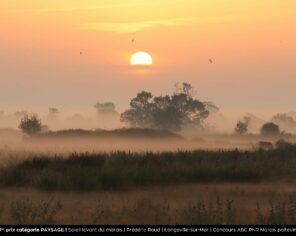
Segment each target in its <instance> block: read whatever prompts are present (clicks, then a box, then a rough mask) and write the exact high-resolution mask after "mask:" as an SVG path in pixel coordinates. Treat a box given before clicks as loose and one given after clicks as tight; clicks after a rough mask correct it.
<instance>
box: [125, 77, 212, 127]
mask: <svg viewBox="0 0 296 236" xmlns="http://www.w3.org/2000/svg"><path fill="white" fill-rule="evenodd" d="M208 116H209V111H208V110H207V109H206V105H205V104H204V103H202V102H200V101H199V100H196V99H194V98H193V97H192V86H191V85H190V84H187V83H183V87H182V89H179V90H178V91H176V92H175V94H174V95H173V96H168V95H167V96H159V97H153V96H152V94H151V93H149V92H145V91H143V92H141V93H138V94H137V96H136V97H135V98H133V99H132V100H131V102H130V109H128V110H126V111H125V112H124V113H122V114H121V121H122V122H127V123H129V124H130V125H131V126H133V127H145V128H156V129H168V130H173V131H178V130H180V129H181V128H182V127H183V126H185V125H194V126H201V124H202V121H203V120H204V119H206V118H207V117H208Z"/></svg>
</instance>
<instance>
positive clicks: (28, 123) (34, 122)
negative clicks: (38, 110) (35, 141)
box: [19, 114, 42, 135]
mask: <svg viewBox="0 0 296 236" xmlns="http://www.w3.org/2000/svg"><path fill="white" fill-rule="evenodd" d="M19 128H20V129H21V130H22V131H23V132H24V133H26V134H29V135H34V134H38V133H40V132H41V130H42V124H41V121H40V120H39V119H38V117H37V115H28V114H25V115H24V116H23V118H22V119H21V122H20V125H19Z"/></svg>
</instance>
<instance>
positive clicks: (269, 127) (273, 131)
mask: <svg viewBox="0 0 296 236" xmlns="http://www.w3.org/2000/svg"><path fill="white" fill-rule="evenodd" d="M261 134H262V135H279V134H280V128H279V126H278V125H276V124H275V123H273V122H268V123H265V124H264V125H263V126H262V128H261Z"/></svg>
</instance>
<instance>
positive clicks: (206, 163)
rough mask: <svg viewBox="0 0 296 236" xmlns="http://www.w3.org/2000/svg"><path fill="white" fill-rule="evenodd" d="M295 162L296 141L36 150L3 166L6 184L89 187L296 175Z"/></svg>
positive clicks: (1, 179)
mask: <svg viewBox="0 0 296 236" xmlns="http://www.w3.org/2000/svg"><path fill="white" fill-rule="evenodd" d="M295 166H296V147H295V146H289V148H280V149H275V150H270V151H264V150H255V151H239V150H232V151H201V150H199V151H179V152H162V153H152V152H147V153H131V152H112V153H82V154H78V153H72V154H69V155H68V156H67V157H64V156H59V155H35V156H32V157H31V158H29V159H26V160H24V161H22V162H17V163H10V164H9V165H6V166H4V167H2V168H1V169H0V186H32V187H36V188H40V189H45V190H85V191H88V190H96V189H111V190H117V189H126V188H130V187H137V186H152V185H168V184H181V183H209V182H260V181H269V180H278V179H281V178H285V179H287V178H293V177H295V176H296V172H295V168H294V167H295Z"/></svg>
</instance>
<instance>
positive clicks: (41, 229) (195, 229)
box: [0, 225, 296, 234]
mask: <svg viewBox="0 0 296 236" xmlns="http://www.w3.org/2000/svg"><path fill="white" fill-rule="evenodd" d="M0 233H6V234H9V233H26V234H31V233H296V226H115V225H112V226H0Z"/></svg>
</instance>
